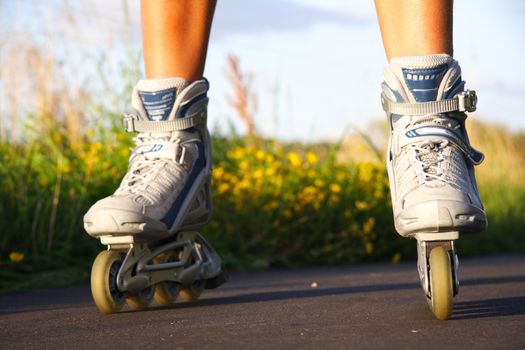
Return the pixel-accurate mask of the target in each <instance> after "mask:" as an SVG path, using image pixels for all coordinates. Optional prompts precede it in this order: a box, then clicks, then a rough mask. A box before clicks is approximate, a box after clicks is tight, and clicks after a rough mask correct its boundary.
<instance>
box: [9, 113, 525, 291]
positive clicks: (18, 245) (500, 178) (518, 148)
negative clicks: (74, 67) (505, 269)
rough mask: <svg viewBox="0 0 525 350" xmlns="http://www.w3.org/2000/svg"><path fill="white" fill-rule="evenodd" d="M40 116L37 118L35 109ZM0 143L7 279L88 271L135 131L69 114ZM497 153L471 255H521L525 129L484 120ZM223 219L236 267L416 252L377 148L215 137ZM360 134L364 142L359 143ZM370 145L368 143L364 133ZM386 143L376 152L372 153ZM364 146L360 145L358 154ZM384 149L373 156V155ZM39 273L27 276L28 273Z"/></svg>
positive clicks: (465, 250)
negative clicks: (101, 216)
mask: <svg viewBox="0 0 525 350" xmlns="http://www.w3.org/2000/svg"><path fill="white" fill-rule="evenodd" d="M32 120H33V122H31V123H29V125H35V122H36V121H37V117H33V119H32ZM39 125H47V126H46V127H43V128H40V130H39V132H38V133H36V131H35V129H33V128H31V127H28V128H26V129H25V135H26V138H25V140H24V141H20V142H13V141H7V140H2V141H1V142H0V162H1V163H2V164H5V166H3V167H1V168H0V198H1V200H0V225H1V227H2V235H1V238H0V277H1V280H2V283H1V285H0V288H1V289H11V288H14V287H22V286H24V285H45V284H48V283H49V282H50V281H52V283H54V284H64V283H72V282H78V281H80V280H82V281H85V280H86V279H87V271H89V265H90V263H91V261H92V259H93V258H94V256H95V255H96V254H97V253H98V251H100V250H101V249H103V247H102V246H100V245H99V244H98V242H97V241H96V240H94V239H91V238H90V237H89V236H88V235H87V234H85V232H84V231H83V228H82V215H83V213H85V211H86V210H87V209H88V208H89V206H90V205H91V204H92V203H94V202H95V201H96V200H97V199H99V198H101V197H104V196H106V195H109V194H110V193H112V191H113V190H114V189H115V188H116V186H117V185H118V183H119V181H120V178H121V176H122V175H123V173H124V172H125V170H126V164H127V157H128V155H129V146H130V145H131V140H130V136H129V135H125V134H122V133H121V132H120V131H119V132H117V131H116V130H115V128H111V127H109V128H108V127H107V126H103V127H100V128H99V129H96V130H87V131H86V133H85V134H84V135H82V137H81V138H79V139H75V140H71V139H69V138H68V135H67V133H66V129H64V128H61V127H60V126H59V124H57V123H55V124H45V123H44V122H42V121H39ZM471 134H472V138H473V139H474V144H476V139H477V140H478V144H479V143H480V142H479V140H481V139H483V140H484V142H483V146H484V149H483V151H485V153H486V155H487V160H486V162H485V164H484V165H482V166H481V167H479V169H478V178H479V186H480V192H481V196H482V198H483V200H484V203H485V205H486V209H487V212H488V216H489V223H490V226H489V229H488V231H487V232H486V233H484V234H481V235H472V236H470V237H465V239H462V240H460V242H459V249H460V251H461V254H462V255H478V254H493V253H502V252H505V253H523V252H525V244H524V239H523V238H522V234H521V232H520V228H521V227H523V226H524V224H525V222H524V221H525V218H524V217H523V215H522V213H523V212H524V210H525V188H524V185H523V184H522V183H521V182H520V178H521V174H523V164H524V163H523V157H524V154H523V149H524V148H523V147H522V145H523V141H524V138H523V136H522V135H515V134H512V133H510V132H508V131H506V130H505V129H502V128H497V127H494V126H491V125H484V124H479V123H476V124H474V125H473V128H472V132H471ZM213 144H214V164H215V167H214V172H213V196H214V218H213V220H212V221H211V222H210V224H209V225H207V226H206V227H205V228H204V234H205V235H206V236H207V237H208V238H209V240H210V241H211V242H212V244H213V245H214V246H215V247H216V249H217V250H218V251H219V252H220V253H221V255H222V256H223V257H224V259H225V260H226V262H227V263H228V264H229V265H230V266H232V267H234V268H237V269H261V268H268V267H272V266H301V265H302V266H304V265H313V264H347V263H356V262H363V261H394V262H397V261H399V260H402V259H413V258H414V257H415V248H414V243H413V242H411V241H409V240H405V239H402V238H400V237H399V236H398V235H397V234H396V233H395V231H394V229H393V224H392V215H391V205H390V198H389V193H388V182H387V177H386V174H385V168H384V165H383V162H382V161H381V162H380V161H379V160H377V156H372V157H369V158H368V160H367V158H366V157H364V158H361V160H359V161H355V160H353V159H351V158H350V159H346V160H342V157H341V153H342V152H351V151H352V150H351V149H348V148H345V147H344V144H343V145H330V144H318V145H315V144H310V145H305V144H294V145H287V144H282V143H280V142H277V141H274V140H264V139H259V138H254V137H250V138H243V137H234V136H232V137H221V136H216V137H214V138H213ZM351 144H353V145H355V144H356V142H355V140H354V142H353V143H352V142H351ZM356 147H359V148H361V149H363V148H364V149H365V151H364V152H366V148H367V147H370V145H369V144H367V143H366V142H365V141H364V140H363V143H362V144H359V143H357V146H356ZM374 152H375V153H377V150H375V151H374ZM355 153H356V154H358V153H363V151H361V152H357V151H356V152H355ZM374 157H375V158H374ZM28 276H29V277H28Z"/></svg>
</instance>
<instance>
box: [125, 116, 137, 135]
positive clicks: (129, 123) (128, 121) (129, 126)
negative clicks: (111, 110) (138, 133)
mask: <svg viewBox="0 0 525 350" xmlns="http://www.w3.org/2000/svg"><path fill="white" fill-rule="evenodd" d="M136 119H137V117H136V116H135V115H134V114H124V117H123V118H122V122H123V124H124V130H126V131H127V132H133V131H135V120H136Z"/></svg>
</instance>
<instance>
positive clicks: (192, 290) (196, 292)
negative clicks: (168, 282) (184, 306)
mask: <svg viewBox="0 0 525 350" xmlns="http://www.w3.org/2000/svg"><path fill="white" fill-rule="evenodd" d="M203 290H204V281H195V282H193V284H191V285H190V286H188V287H184V288H181V290H180V292H179V295H180V297H181V299H182V300H185V301H195V300H197V299H199V297H200V296H201V294H202V291H203Z"/></svg>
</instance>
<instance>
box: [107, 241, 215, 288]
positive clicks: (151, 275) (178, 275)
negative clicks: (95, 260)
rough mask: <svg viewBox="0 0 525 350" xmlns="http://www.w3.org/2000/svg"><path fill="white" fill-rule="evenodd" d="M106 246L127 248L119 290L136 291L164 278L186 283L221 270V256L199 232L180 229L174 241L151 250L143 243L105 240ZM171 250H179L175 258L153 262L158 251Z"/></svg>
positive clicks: (121, 270)
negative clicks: (109, 242)
mask: <svg viewBox="0 0 525 350" xmlns="http://www.w3.org/2000/svg"><path fill="white" fill-rule="evenodd" d="M108 250H122V251H126V250H127V253H126V257H125V258H124V261H123V263H122V266H121V268H120V269H119V272H118V275H117V288H118V290H119V291H121V292H129V293H137V292H139V291H141V290H143V289H145V288H147V287H149V286H151V285H154V284H156V283H159V282H163V281H172V282H177V283H180V284H181V285H183V286H188V285H191V284H192V283H193V282H194V281H197V280H202V281H205V280H209V279H212V278H214V277H216V276H218V275H219V274H220V273H221V265H222V261H221V259H220V257H219V256H218V254H217V253H216V252H215V251H214V250H213V248H211V246H210V245H209V244H208V243H207V242H206V241H205V239H204V238H203V237H202V235H200V234H199V233H198V232H179V233H178V234H177V239H176V240H175V241H173V242H171V243H167V244H163V245H160V246H158V247H157V248H155V249H153V250H151V249H150V246H149V245H148V244H145V243H129V244H122V243H118V244H114V245H111V244H108ZM174 251H180V252H182V254H181V255H180V256H178V260H177V261H172V262H161V263H156V264H154V263H153V260H154V259H155V258H156V257H158V256H159V255H161V254H163V253H168V252H174Z"/></svg>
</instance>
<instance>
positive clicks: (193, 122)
mask: <svg viewBox="0 0 525 350" xmlns="http://www.w3.org/2000/svg"><path fill="white" fill-rule="evenodd" d="M206 119H207V113H206V111H205V110H202V111H200V112H198V113H195V114H193V115H190V116H188V117H184V118H176V119H173V120H166V121H150V120H139V119H138V118H137V117H136V116H135V115H132V114H127V115H125V116H124V128H125V129H126V131H127V132H171V131H178V130H186V129H189V128H192V127H194V126H198V125H202V124H206Z"/></svg>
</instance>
